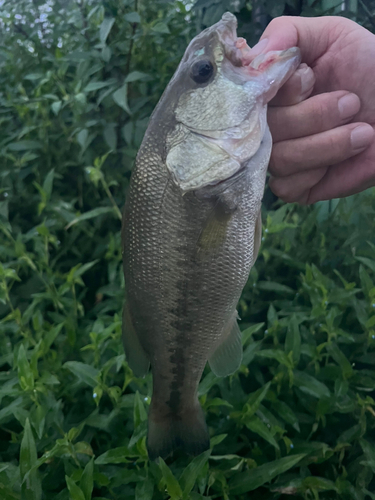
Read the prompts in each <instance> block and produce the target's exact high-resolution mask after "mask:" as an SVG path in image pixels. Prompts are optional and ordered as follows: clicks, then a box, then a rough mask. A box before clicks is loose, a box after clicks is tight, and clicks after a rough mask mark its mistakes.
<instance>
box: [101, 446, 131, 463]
mask: <svg viewBox="0 0 375 500" xmlns="http://www.w3.org/2000/svg"><path fill="white" fill-rule="evenodd" d="M131 456H134V454H133V453H132V452H131V451H129V448H127V447H126V446H120V447H119V448H112V449H111V450H108V451H106V452H105V453H103V454H102V455H100V456H99V457H98V458H97V459H96V460H95V463H96V464H97V465H104V464H123V463H127V462H129V459H128V458H126V457H131Z"/></svg>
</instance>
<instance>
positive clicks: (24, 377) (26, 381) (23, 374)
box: [17, 344, 34, 391]
mask: <svg viewBox="0 0 375 500" xmlns="http://www.w3.org/2000/svg"><path fill="white" fill-rule="evenodd" d="M17 364H18V378H19V381H20V385H21V387H22V389H23V390H24V391H31V390H32V389H33V388H34V375H33V372H32V370H31V368H30V364H29V362H28V360H27V357H26V351H25V348H24V346H23V344H21V346H20V348H19V351H18V358H17Z"/></svg>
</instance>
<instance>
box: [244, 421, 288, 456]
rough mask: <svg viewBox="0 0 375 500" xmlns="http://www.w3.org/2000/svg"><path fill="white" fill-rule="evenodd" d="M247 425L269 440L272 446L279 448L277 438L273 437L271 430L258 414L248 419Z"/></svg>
mask: <svg viewBox="0 0 375 500" xmlns="http://www.w3.org/2000/svg"><path fill="white" fill-rule="evenodd" d="M245 424H246V427H247V428H248V429H250V430H251V431H252V432H255V433H256V434H258V435H259V436H260V437H262V438H263V439H265V440H266V441H268V443H270V444H271V445H272V446H274V447H275V448H276V449H277V450H279V449H280V448H279V445H278V444H277V442H276V440H275V438H274V437H273V435H272V433H271V431H270V430H269V429H268V427H267V426H266V425H265V424H264V423H263V422H262V421H261V420H260V418H259V417H258V416H257V415H253V416H252V417H251V418H250V420H246V422H245Z"/></svg>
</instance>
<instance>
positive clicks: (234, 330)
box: [208, 311, 242, 377]
mask: <svg viewBox="0 0 375 500" xmlns="http://www.w3.org/2000/svg"><path fill="white" fill-rule="evenodd" d="M222 337H223V341H222V342H221V344H220V345H219V346H218V347H217V349H216V351H215V352H214V353H213V354H212V356H211V357H210V358H209V360H208V362H209V365H210V367H211V370H212V371H213V372H214V374H215V375H216V376H217V377H226V376H227V375H231V374H232V373H234V372H235V371H236V370H238V368H239V367H240V365H241V361H242V342H241V331H240V329H239V327H238V324H237V311H236V314H235V315H234V317H233V319H232V320H231V321H230V322H229V324H228V328H227V329H226V330H225V331H224V332H223V336H222Z"/></svg>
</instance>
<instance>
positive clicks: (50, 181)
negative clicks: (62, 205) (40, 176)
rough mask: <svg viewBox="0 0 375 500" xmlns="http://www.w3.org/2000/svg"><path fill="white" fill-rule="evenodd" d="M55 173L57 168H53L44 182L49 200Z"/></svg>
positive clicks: (44, 188)
mask: <svg viewBox="0 0 375 500" xmlns="http://www.w3.org/2000/svg"><path fill="white" fill-rule="evenodd" d="M54 175H55V169H54V168H53V169H52V170H50V171H49V172H48V174H47V175H46V178H45V179H44V182H43V191H44V192H45V193H46V197H47V201H48V200H49V199H50V198H51V194H52V187H53V178H54Z"/></svg>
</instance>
